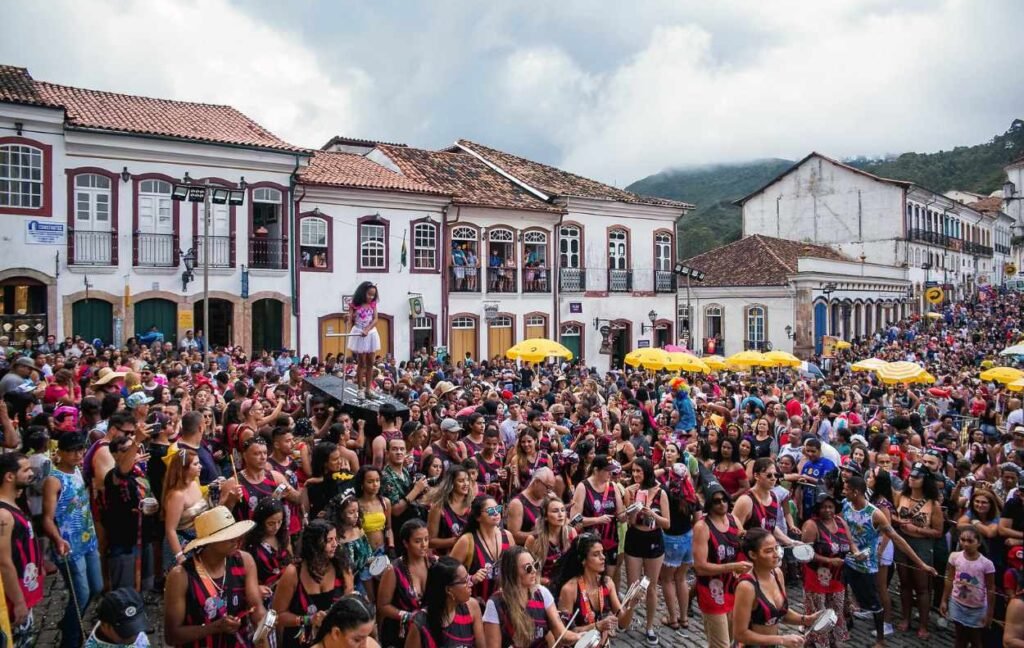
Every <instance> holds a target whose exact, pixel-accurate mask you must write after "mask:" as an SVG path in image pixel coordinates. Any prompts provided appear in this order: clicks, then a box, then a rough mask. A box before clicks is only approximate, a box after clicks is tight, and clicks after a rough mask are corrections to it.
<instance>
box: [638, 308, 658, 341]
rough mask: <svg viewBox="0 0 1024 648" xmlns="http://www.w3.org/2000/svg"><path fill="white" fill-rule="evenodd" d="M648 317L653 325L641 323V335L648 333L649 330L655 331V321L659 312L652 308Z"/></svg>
mask: <svg viewBox="0 0 1024 648" xmlns="http://www.w3.org/2000/svg"><path fill="white" fill-rule="evenodd" d="M647 319H648V320H650V322H651V325H650V326H647V325H646V324H643V323H641V324H640V335H646V334H647V331H653V330H654V323H655V322H657V321H658V313H656V312H655V311H654V310H653V309H652V310H651V311H650V312H649V313H647Z"/></svg>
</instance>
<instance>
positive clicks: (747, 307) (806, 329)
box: [680, 234, 911, 356]
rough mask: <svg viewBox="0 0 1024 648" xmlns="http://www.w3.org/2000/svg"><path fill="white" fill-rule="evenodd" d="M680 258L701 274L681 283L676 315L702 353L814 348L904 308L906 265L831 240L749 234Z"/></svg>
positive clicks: (866, 329) (868, 329) (875, 326)
mask: <svg viewBox="0 0 1024 648" xmlns="http://www.w3.org/2000/svg"><path fill="white" fill-rule="evenodd" d="M684 263H685V265H686V266H688V267H691V268H694V269H696V270H699V271H700V272H703V273H704V279H703V281H701V282H698V283H691V285H690V288H689V289H688V290H687V289H686V287H685V286H684V287H683V288H682V289H681V290H680V316H681V318H683V319H685V320H686V321H688V322H689V321H690V320H691V319H692V325H693V326H692V327H693V338H694V340H695V344H694V345H693V347H694V348H696V349H699V350H701V351H702V352H704V353H705V354H712V353H716V354H724V355H730V354H733V353H736V352H739V351H743V350H746V349H757V350H768V349H777V350H783V351H789V352H791V353H796V354H798V355H801V356H806V355H809V354H810V353H811V351H812V350H814V351H816V352H817V351H820V350H821V341H822V338H823V337H824V336H825V335H832V336H835V337H839V338H844V339H850V338H853V337H861V336H867V335H872V334H873V333H875V332H876V331H878V330H880V329H882V327H884V326H885V325H887V324H888V323H890V322H892V321H895V320H897V319H899V318H901V317H905V316H906V315H907V314H908V313H909V312H910V308H911V305H910V301H911V298H910V295H909V290H910V282H909V281H908V280H907V270H906V269H904V268H897V267H893V266H890V265H882V264H875V263H868V262H866V261H861V260H859V259H856V260H855V259H851V258H849V257H847V256H845V255H843V254H842V253H840V252H837V251H836V250H835V249H833V248H832V247H830V246H824V245H814V244H811V243H801V242H798V241H792V240H788V239H780V238H774V237H770V236H764V235H761V234H754V235H752V236H747V237H744V238H742V239H740V240H738V241H735V242H733V243H729V244H728V245H723V246H721V247H718V248H715V249H714V250H711V251H709V252H705V253H704V254H701V255H698V256H696V257H693V258H691V259H688V260H687V261H685V262H684ZM690 313H692V314H693V316H692V318H691V317H690Z"/></svg>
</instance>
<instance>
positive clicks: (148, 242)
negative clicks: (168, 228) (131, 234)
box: [135, 232, 178, 268]
mask: <svg viewBox="0 0 1024 648" xmlns="http://www.w3.org/2000/svg"><path fill="white" fill-rule="evenodd" d="M177 241H178V236H177V235H176V234H150V233H148V232H135V260H136V265H140V266H148V267H157V268H169V267H174V266H176V265H178V244H177Z"/></svg>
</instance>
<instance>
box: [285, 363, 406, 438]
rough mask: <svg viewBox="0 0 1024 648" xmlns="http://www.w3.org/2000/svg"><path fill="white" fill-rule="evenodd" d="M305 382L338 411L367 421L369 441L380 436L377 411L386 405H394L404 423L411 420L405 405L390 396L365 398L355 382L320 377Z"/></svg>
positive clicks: (355, 418)
mask: <svg viewBox="0 0 1024 648" xmlns="http://www.w3.org/2000/svg"><path fill="white" fill-rule="evenodd" d="M304 380H305V383H306V386H307V389H308V390H309V391H310V392H312V393H313V394H316V395H320V396H326V397H327V399H328V400H329V402H330V404H331V405H332V406H333V407H334V409H335V410H336V411H341V412H345V413H347V414H349V415H350V416H351V417H352V418H353V419H354V420H362V421H366V427H365V429H364V431H365V433H366V436H367V439H368V440H369V439H372V438H373V437H375V436H377V435H378V434H380V426H379V425H378V424H377V411H378V410H379V409H380V406H381V405H383V404H384V403H391V404H392V405H394V407H395V410H396V411H397V412H398V416H399V418H401V419H402V421H407V420H408V419H409V408H408V407H407V406H406V405H405V404H404V403H402V402H401V401H398V400H396V399H394V398H391V397H390V396H378V397H376V398H363V397H362V396H361V395H360V394H359V392H358V390H357V389H356V384H355V383H354V382H353V381H350V380H342V379H341V378H338V377H337V376H320V377H317V378H305V379H304ZM399 425H401V424H399Z"/></svg>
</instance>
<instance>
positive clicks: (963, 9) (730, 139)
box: [505, 0, 1024, 184]
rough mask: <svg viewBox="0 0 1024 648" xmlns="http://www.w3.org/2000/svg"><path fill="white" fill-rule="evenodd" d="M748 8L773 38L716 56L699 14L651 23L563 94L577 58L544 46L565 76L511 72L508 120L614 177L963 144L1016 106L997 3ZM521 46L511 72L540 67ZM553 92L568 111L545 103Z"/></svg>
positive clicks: (1016, 48)
mask: <svg viewBox="0 0 1024 648" xmlns="http://www.w3.org/2000/svg"><path fill="white" fill-rule="evenodd" d="M730 4H731V5H735V3H726V6H725V10H726V11H727V12H728V11H734V10H736V7H735V6H729V5H730ZM743 6H744V7H748V8H750V7H756V8H755V9H754V10H753V13H750V12H748V13H747V14H746V15H744V16H739V15H737V20H739V21H741V23H750V22H752V23H754V24H758V25H759V26H760V29H762V30H764V31H765V32H767V33H770V34H771V36H772V38H771V39H767V40H766V41H765V43H764V44H763V45H761V47H760V50H759V51H758V52H757V55H756V56H753V57H747V58H746V59H745V60H743V61H742V62H732V61H728V60H723V59H722V57H720V56H716V55H715V53H714V51H715V50H714V44H715V38H716V35H715V34H713V33H711V32H709V31H707V30H705V29H704V28H703V27H701V26H698V25H697V24H695V23H689V24H677V25H666V26H659V27H655V28H654V29H653V30H652V32H651V35H650V38H649V40H648V41H647V43H646V44H645V45H643V46H642V48H641V49H640V51H639V52H637V53H636V54H635V55H634V56H633V57H631V58H630V59H629V60H626V61H623V62H622V64H620V65H619V66H618V67H617V68H616V69H614V70H613V71H612V72H610V73H609V74H607V75H602V76H601V77H600V78H593V77H591V78H588V81H589V82H590V83H589V84H582V85H583V86H584V87H585V89H584V90H581V91H579V92H578V93H576V94H575V95H573V96H570V97H568V98H563V97H562V96H561V94H560V92H561V93H564V92H565V91H566V90H567V89H576V88H578V87H579V86H580V85H581V84H579V83H578V81H577V80H578V78H579V76H580V73H579V72H578V66H577V65H575V64H574V62H573V61H572V60H571V59H568V57H567V56H566V55H565V54H564V53H562V52H558V51H554V52H552V51H548V52H546V54H545V57H546V59H547V60H548V61H554V62H557V65H548V66H546V67H542V69H543V70H546V71H548V72H552V71H553V70H556V71H561V74H562V75H563V76H564V78H566V79H567V80H568V83H567V84H565V86H562V87H561V89H559V84H558V79H557V78H551V79H549V82H548V83H546V84H535V85H530V84H516V85H514V86H513V87H512V89H510V90H509V92H515V96H514V98H513V97H509V99H508V101H507V102H506V103H505V108H506V110H508V111H509V113H510V115H511V117H512V118H513V119H515V120H521V121H523V122H525V123H527V124H532V123H533V121H534V120H538V119H539V120H540V121H543V122H546V123H547V125H548V127H549V128H548V131H547V132H548V133H550V136H551V137H552V138H553V139H554V140H555V142H556V145H557V146H558V147H559V148H560V149H561V151H562V152H563V159H562V160H560V161H559V162H561V164H562V166H564V167H565V168H568V169H572V170H574V171H577V172H580V173H583V174H586V175H591V176H594V177H598V178H601V179H605V180H609V181H617V182H618V183H619V184H624V183H627V182H629V181H631V180H633V179H636V178H638V177H641V176H642V175H644V174H646V173H650V172H654V171H657V170H659V169H661V168H664V167H668V166H676V165H683V164H690V163H706V162H711V161H727V160H739V159H751V158H756V157H766V156H789V157H796V156H801V155H804V154H805V153H807V152H809V151H810V150H812V149H816V150H820V151H822V152H826V153H831V154H834V155H837V156H846V155H856V154H884V153H887V152H902V151H904V150H926V151H927V150H934V149H935V148H937V147H939V146H947V147H948V146H952V145H955V144H971V143H975V142H978V141H981V140H984V139H987V137H989V136H991V135H993V134H995V132H996V131H1002V130H1004V129H1005V128H1006V127H1007V126H1008V125H1009V122H1010V120H1011V119H1012V118H1014V117H1016V116H1017V114H1016V113H1015V112H1014V111H1015V110H1019V105H1020V104H1019V103H1018V101H1019V98H1020V95H1021V89H1020V88H1021V82H1022V80H1024V79H1022V78H1021V76H1022V72H1021V69H1022V68H1021V66H1020V61H1021V60H1022V59H1024V40H1022V39H1020V38H1019V34H1018V31H1017V27H1016V26H1015V24H1019V21H1015V20H1007V16H1006V15H1005V13H1003V12H1001V11H1000V10H999V7H995V6H993V7H989V6H986V11H985V12H981V11H978V8H977V5H976V4H974V3H969V2H962V1H957V0H950V1H948V2H943V3H937V2H936V3H928V5H927V6H924V7H912V10H906V11H894V10H891V9H888V8H885V7H886V6H885V5H878V4H877V3H876V5H872V6H871V7H872V11H865V10H864V8H865V6H868V5H865V4H864V3H858V2H847V3H839V2H829V3H811V4H807V3H798V2H796V1H795V0H791V1H790V2H786V3H783V4H781V5H780V4H777V3H761V4H756V5H751V4H750V3H743ZM1003 6H1004V7H1005V8H1006V9H1007V11H1011V12H1016V13H1018V14H1019V10H1018V9H1016V5H1013V4H1004V5H1003ZM877 7H883V9H882V10H878V9H877ZM995 43H998V44H999V46H998V47H994V46H993V44H995ZM527 54H528V55H527V56H525V57H524V56H520V55H519V53H514V54H512V55H511V56H510V57H509V61H510V63H509V65H510V67H511V68H512V70H513V71H512V72H511V73H510V76H515V75H517V74H518V75H519V76H524V75H527V74H528V73H529V71H530V69H531V67H533V68H536V67H537V66H536V65H533V64H531V60H532V59H533V58H535V57H536V54H535V53H532V54H531V53H530V52H527ZM550 76H552V77H556V76H557V75H556V74H554V73H552V74H551V75H550ZM594 84H596V87H595V85H594ZM531 93H532V94H531ZM1014 95H1017V96H1014ZM552 98H554V99H557V100H561V101H564V104H565V105H566V106H568V107H571V111H569V110H566V111H563V112H562V113H560V114H557V115H554V116H553V115H552V114H551V112H552V111H551V109H550V106H549V103H550V100H551V99H552ZM553 117H557V118H558V119H557V120H555V119H553Z"/></svg>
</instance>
